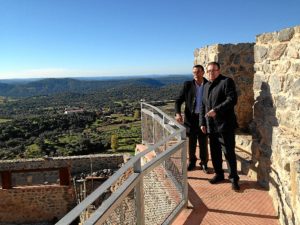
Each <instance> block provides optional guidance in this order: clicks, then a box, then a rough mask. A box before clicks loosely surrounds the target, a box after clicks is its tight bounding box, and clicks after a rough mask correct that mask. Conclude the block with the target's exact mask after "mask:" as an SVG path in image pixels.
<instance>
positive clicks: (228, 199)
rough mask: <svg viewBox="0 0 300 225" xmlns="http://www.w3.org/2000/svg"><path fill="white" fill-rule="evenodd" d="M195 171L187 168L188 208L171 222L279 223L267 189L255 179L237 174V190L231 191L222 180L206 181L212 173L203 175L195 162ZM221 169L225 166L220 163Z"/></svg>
mask: <svg viewBox="0 0 300 225" xmlns="http://www.w3.org/2000/svg"><path fill="white" fill-rule="evenodd" d="M197 151H198V150H197ZM197 165H198V166H197V167H196V170H194V171H190V172H189V171H188V184H189V189H188V191H189V192H188V197H189V204H188V208H187V209H184V210H183V211H182V212H181V213H180V215H179V216H178V217H177V219H176V221H174V223H173V224H172V225H279V224H280V223H279V219H278V216H277V214H276V212H275V210H274V207H273V204H272V199H271V197H270V196H269V194H268V191H266V190H264V189H262V188H261V187H260V186H259V185H258V184H257V183H256V182H255V181H253V180H251V179H250V178H249V177H247V176H245V175H241V174H240V187H241V190H240V191H239V192H234V191H233V190H231V183H230V181H229V180H226V178H227V177H228V173H225V181H223V182H222V183H219V184H214V185H213V184H210V183H209V182H208V180H209V179H211V178H212V177H213V176H214V174H213V169H212V164H211V161H210V162H209V167H210V168H209V169H210V172H211V174H205V173H204V172H203V171H202V170H200V167H199V161H198V162H197ZM223 168H226V163H225V162H224V166H223Z"/></svg>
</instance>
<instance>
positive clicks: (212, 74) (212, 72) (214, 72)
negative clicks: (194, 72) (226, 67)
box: [206, 65, 220, 81]
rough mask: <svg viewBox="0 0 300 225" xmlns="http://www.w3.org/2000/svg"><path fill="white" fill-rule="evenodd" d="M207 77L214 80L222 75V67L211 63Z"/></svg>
mask: <svg viewBox="0 0 300 225" xmlns="http://www.w3.org/2000/svg"><path fill="white" fill-rule="evenodd" d="M206 73H207V78H208V80H209V81H214V80H215V79H217V77H218V76H219V75H220V69H218V66H216V65H209V66H208V67H207V71H206Z"/></svg>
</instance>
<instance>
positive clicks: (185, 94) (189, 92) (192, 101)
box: [175, 78, 207, 133]
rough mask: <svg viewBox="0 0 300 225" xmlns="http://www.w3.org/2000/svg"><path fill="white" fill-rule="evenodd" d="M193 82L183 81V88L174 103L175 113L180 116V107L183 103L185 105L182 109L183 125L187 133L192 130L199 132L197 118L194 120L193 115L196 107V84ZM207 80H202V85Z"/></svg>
mask: <svg viewBox="0 0 300 225" xmlns="http://www.w3.org/2000/svg"><path fill="white" fill-rule="evenodd" d="M195 82H196V81H195V80H192V81H185V82H184V84H183V88H182V89H181V91H180V93H179V95H178V97H177V98H176V101H175V113H179V114H181V105H182V104H183V102H184V103H185V108H184V125H185V127H186V131H187V133H189V132H190V130H191V129H193V130H200V127H199V123H198V117H197V119H195V115H193V113H194V110H195V106H196V84H195ZM206 82H207V80H206V79H205V78H203V84H205V83H206Z"/></svg>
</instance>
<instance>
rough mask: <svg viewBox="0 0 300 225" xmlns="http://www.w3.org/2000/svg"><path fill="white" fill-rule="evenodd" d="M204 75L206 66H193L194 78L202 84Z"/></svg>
mask: <svg viewBox="0 0 300 225" xmlns="http://www.w3.org/2000/svg"><path fill="white" fill-rule="evenodd" d="M203 75H204V68H203V66H201V65H195V66H194V67H193V76H194V80H195V81H196V82H197V83H198V84H201V83H202V81H203Z"/></svg>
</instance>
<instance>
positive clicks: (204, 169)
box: [200, 164, 209, 174]
mask: <svg viewBox="0 0 300 225" xmlns="http://www.w3.org/2000/svg"><path fill="white" fill-rule="evenodd" d="M200 168H201V169H202V170H203V172H204V173H206V174H208V173H209V172H208V167H207V165H201V164H200Z"/></svg>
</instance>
